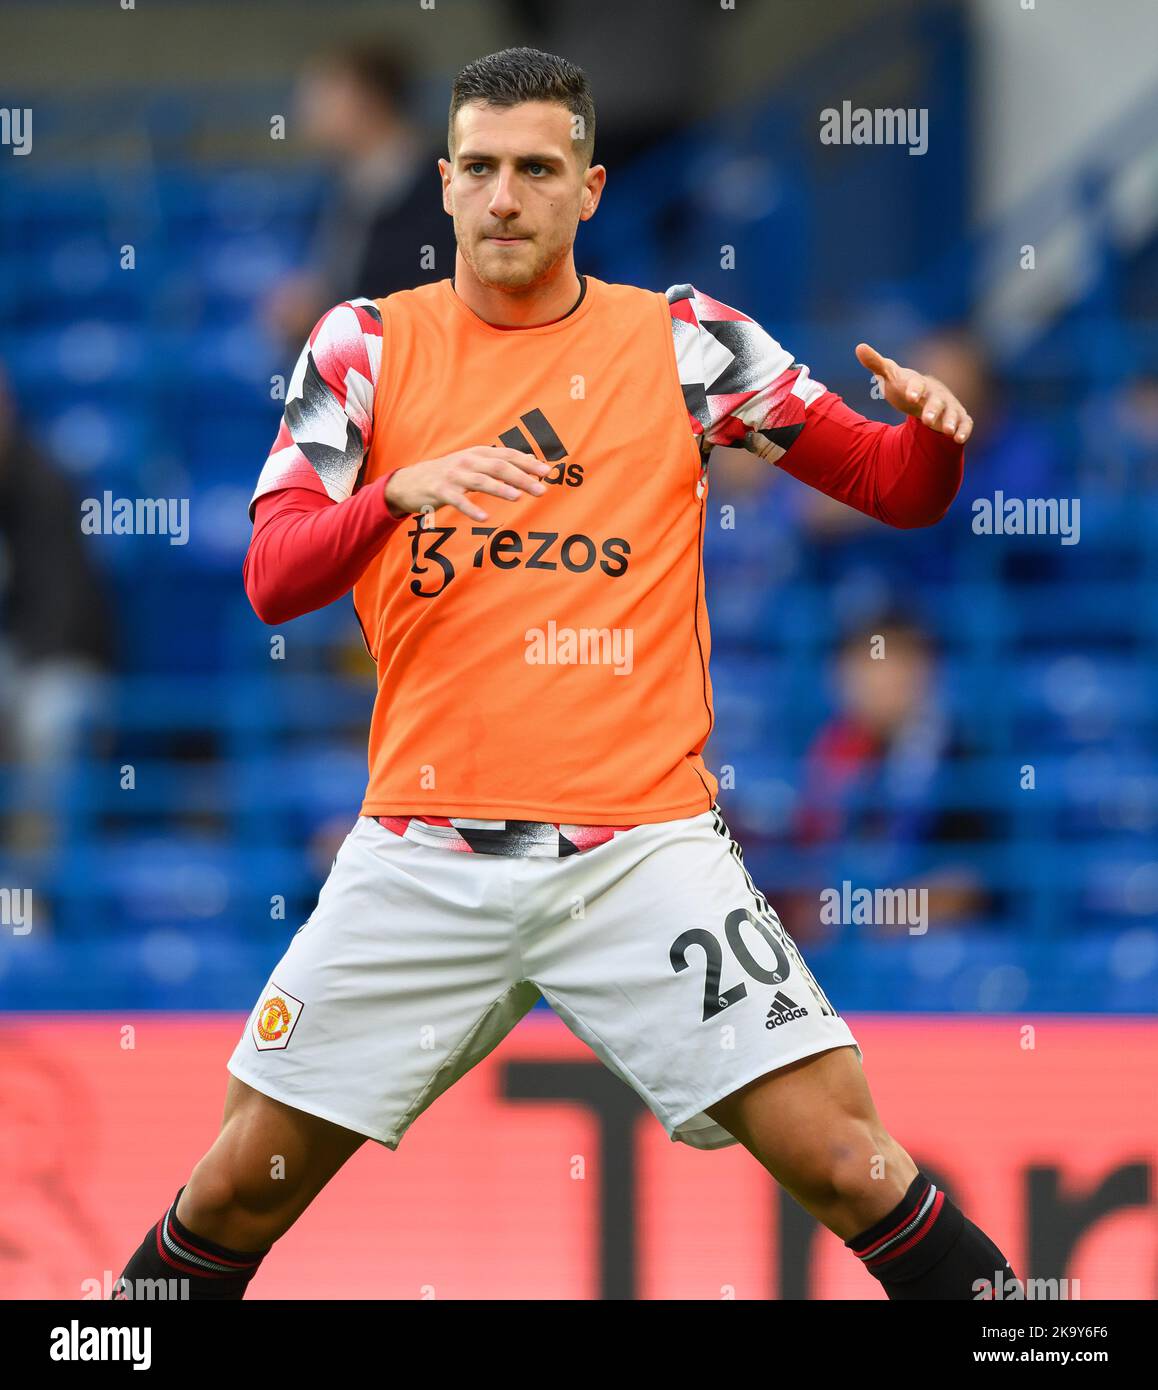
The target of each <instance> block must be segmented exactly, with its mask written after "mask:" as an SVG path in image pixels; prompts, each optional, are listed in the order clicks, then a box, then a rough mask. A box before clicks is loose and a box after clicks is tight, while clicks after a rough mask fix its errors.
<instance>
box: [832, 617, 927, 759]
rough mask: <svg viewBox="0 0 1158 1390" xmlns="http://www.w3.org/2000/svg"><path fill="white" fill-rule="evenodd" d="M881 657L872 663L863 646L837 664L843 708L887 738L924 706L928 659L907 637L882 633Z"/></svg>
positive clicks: (848, 652)
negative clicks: (883, 653) (883, 640)
mask: <svg viewBox="0 0 1158 1390" xmlns="http://www.w3.org/2000/svg"><path fill="white" fill-rule="evenodd" d="M884 638H885V656H884V658H883V659H882V660H873V659H872V658H871V657H870V656H869V654H868V650H867V644H858V646H857V647H856V648H855V649H854V650H849V651H846V652H845V653H844V655H843V657H842V659H841V663H840V681H841V688H842V691H843V694H844V701H845V705H846V707H847V708H848V710H849V711H850V712H851V713H852V714H854V715H855V716H856V718H857V719H858V720H859V721H860V722H861V723H862V724H865V725H866V726H867V727H868V728H870V729H872V730H873V731H874V732H875V733H878V734H881V735H885V736H887V735H888V734H890V733H891V732H892V731H893V730H895V729H898V728H900V727H901V726H902V725H903V724H904V723H905V722H906V721H907V720H908V719H910V718H911V717H912V716H913V714H914V713H916V711H918V710H919V709H920V708H921V706H922V705H923V704H924V702H925V699H926V696H927V693H928V685H929V657H928V654H927V652H926V651H925V649H924V647H923V646H922V645H920V644H919V643H918V642H916V641H915V640H914V639H913V638H912V637H910V636H908V634H902V633H899V632H893V631H889V630H888V629H886V630H885V632H884Z"/></svg>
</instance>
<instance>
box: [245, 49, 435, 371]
mask: <svg viewBox="0 0 1158 1390" xmlns="http://www.w3.org/2000/svg"><path fill="white" fill-rule="evenodd" d="M410 67H411V63H410V60H409V57H408V55H407V54H406V52H405V51H404V50H402V49H400V48H399V47H398V46H397V45H396V44H383V43H376V44H375V43H370V44H367V43H359V44H350V45H346V46H343V47H340V48H337V49H335V50H333V51H332V52H329V53H325V54H323V55H322V57H321V58H319V59H318V60H317V61H316V62H314V63H311V65H310V66H309V67H308V68H307V69H306V72H305V75H304V76H303V78H302V82H301V85H300V89H299V102H298V106H299V125H300V128H301V133H302V137H303V140H304V141H305V143H306V144H308V145H310V146H312V147H313V148H315V149H317V150H318V151H320V152H321V153H322V154H323V155H325V156H327V157H329V158H330V159H331V160H332V161H333V164H334V172H335V184H334V187H333V188H332V189H331V191H330V192H329V194H328V195H327V198H326V200H325V202H324V203H323V205H322V208H321V213H320V216H319V220H318V226H317V231H316V234H315V237H314V245H313V248H312V252H311V258H310V259H311V264H310V265H309V267H308V268H307V269H306V270H303V271H301V272H298V273H296V274H294V275H291V276H290V277H289V278H288V279H286V280H284V281H283V282H282V283H281V284H280V285H278V286H277V288H276V289H275V291H274V293H273V294H272V295H270V296H269V299H268V301H267V303H266V307H265V317H266V320H267V322H268V323H269V325H270V327H271V328H272V329H273V331H274V332H275V333H276V334H277V335H278V336H279V337H280V338H282V339H284V340H285V341H287V342H289V343H292V344H293V346H294V347H295V348H296V346H297V344H298V343H300V342H301V340H302V338H303V336H304V335H305V334H307V333H308V332H309V330H310V327H311V325H312V324H313V323H314V322H315V321H316V320H317V317H318V315H319V314H320V313H321V312H322V310H323V309H326V308H328V307H329V306H330V305H331V304H334V303H335V302H336V301H338V300H341V299H351V298H354V297H355V296H357V295H362V294H370V293H376V294H382V295H385V294H390V293H391V292H392V291H393V290H400V289H409V288H411V286H413V285H417V284H419V283H420V282H422V281H425V280H440V279H442V278H443V277H444V276H445V275H446V274H447V272H448V270H449V268H450V267H451V265H452V263H453V260H454V237H453V235H452V230H451V227H450V226H449V225H448V223H447V220H446V217H445V215H444V214H443V212H442V211H441V209H440V208H439V207H438V204H437V203H436V202H435V200H434V199H433V198H432V197H431V196H430V190H429V188H428V186H427V180H428V178H429V173H428V170H429V166H430V161H431V160H432V159H433V157H434V155H435V153H436V151H435V149H434V146H433V143H432V142H429V141H428V140H427V137H426V134H425V132H424V131H423V130H422V129H421V128H420V126H419V124H418V122H417V121H416V120H415V119H414V117H413V116H412V114H411V113H412V110H413V100H412V96H411V92H410V84H409V79H408V73H409V70H410Z"/></svg>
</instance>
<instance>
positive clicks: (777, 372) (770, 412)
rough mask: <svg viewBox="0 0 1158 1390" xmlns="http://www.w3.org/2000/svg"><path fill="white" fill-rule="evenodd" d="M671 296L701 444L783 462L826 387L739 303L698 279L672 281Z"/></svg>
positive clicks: (679, 357) (687, 396)
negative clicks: (724, 299)
mask: <svg viewBox="0 0 1158 1390" xmlns="http://www.w3.org/2000/svg"><path fill="white" fill-rule="evenodd" d="M667 302H668V308H669V309H670V311H671V320H672V333H673V335H674V340H675V352H676V363H677V365H678V367H679V375H680V385H681V386H682V387H683V392H684V402H685V404H686V405H687V410H688V415H689V417H690V419H691V426H692V430H693V432H694V433H695V434H696V435H697V436H698V437H699V440H700V447H701V449H702V450H703V451H704V452H705V453H706V452H707V451H708V450H710V449H711V448H712V447H713V446H714V445H716V444H723V445H728V446H733V447H736V448H744V449H749V450H750V451H751V452H752V453H754V454H759V455H760V457H761V458H765V459H767V460H768V462H769V463H776V462H778V461H779V459H780V458H781V457H782V456H783V455H784V453H785V452H786V451H787V450H788V449H789V448H790V447H791V446H792V444H793V442H794V441H795V439H796V436H797V435H798V434H799V433H800V431H801V430H802V429H803V427H804V419H805V412H806V411H807V409H808V407H809V406H811V405H812V404H813V403H814V402H816V401H818V400H819V399H820V397H821V396H823V395H824V394H825V393H826V391H827V390H828V388H827V387H826V386H823V385H821V383H820V382H819V381H813V379H812V377H811V376H810V374H809V371H808V368H807V367H805V366H803V365H802V364H801V363H799V362H796V361H794V360H793V357H792V354H791V353H790V352H788V351H786V349H784V348H782V347H781V346H780V344H779V343H778V342H777V341H776V339H775V338H773V337H772V336H771V335H770V334H768V333H766V332H765V331H764V329H763V328H761V327H760V325H759V324H758V323H757V322H756V321H755V319H750V318H749V317H748V315H747V314H742V313H741V312H740V310H739V309H732V308H730V307H729V306H728V305H727V304H721V303H720V302H719V300H716V299H711V298H710V297H709V296H708V295H706V294H702V293H701V292H700V291H699V290H697V289H696V287H695V286H694V285H673V286H672V287H671V289H669V290H668V291H667Z"/></svg>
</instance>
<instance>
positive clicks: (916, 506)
mask: <svg viewBox="0 0 1158 1390" xmlns="http://www.w3.org/2000/svg"><path fill="white" fill-rule="evenodd" d="M667 299H668V305H669V309H670V311H671V316H672V332H673V335H674V342H675V352H676V361H677V364H678V368H679V376H680V382H681V385H682V387H683V392H684V400H685V404H686V406H687V410H688V415H689V418H690V421H691V427H692V430H693V432H694V433H695V434H696V435H697V436H698V437H699V440H700V447H701V449H702V450H703V451H704V452H705V454H706V453H707V452H708V451H709V450H710V449H711V448H712V446H714V445H716V444H722V445H731V446H738V447H742V448H745V449H748V450H749V451H750V452H752V453H755V454H758V455H759V456H760V457H761V458H764V459H767V460H768V462H769V463H774V464H776V465H777V466H778V467H780V468H783V469H784V471H785V472H787V473H791V474H792V475H793V476H794V477H796V478H799V479H800V480H801V482H805V483H808V484H809V486H810V487H814V488H816V489H817V490H818V491H820V492H823V493H825V494H826V495H828V496H829V497H833V498H835V499H836V500H837V501H840V502H844V503H846V504H847V505H848V506H850V507H854V508H856V510H857V511H860V512H863V513H865V514H866V515H868V516H872V517H876V518H877V519H878V520H880V521H884V522H886V523H887V524H888V525H891V526H899V527H914V526H930V525H932V524H933V523H934V522H936V521H939V520H940V519H941V517H942V516H944V514H945V512H946V510H947V509H948V507H949V504H950V503H951V502H952V500H953V498H954V497H955V496H956V495H957V491H958V489H959V488H960V486H961V477H962V470H963V460H964V453H963V445H964V443H965V440H967V439H968V437H969V433H970V431H971V429H972V421H971V420H970V419H969V417H968V415H967V414H966V412H965V411H964V409H963V408H962V406H961V405H960V403H959V402H958V401H957V400H956V399H955V398H954V397H953V396H952V394H951V393H950V392H949V391H948V390H947V389H946V388H945V387H944V386H943V385H942V383H940V382H938V381H936V380H935V379H934V378H932V377H924V376H921V375H920V374H919V373H916V372H912V371H909V370H908V369H906V368H902V367H899V366H898V365H897V363H896V362H893V361H892V359H891V358H884V357H881V356H880V354H879V353H877V352H875V350H874V349H873V348H871V347H869V346H868V344H866V343H862V344H861V345H860V346H859V347H858V349H857V357H858V359H859V360H860V362H861V364H862V365H863V366H865V367H868V368H869V370H870V371H874V372H876V373H877V375H878V376H879V377H880V379H881V382H882V386H883V389H884V394H885V399H886V400H888V401H889V403H890V404H891V405H893V406H894V407H895V408H897V409H899V410H902V411H903V412H904V413H905V414H906V415H908V417H909V418H908V419H906V420H904V421H903V422H902V423H901V424H899V425H884V424H881V423H880V422H878V421H875V420H869V419H867V418H866V417H865V416H863V415H859V414H858V413H857V412H856V411H854V410H850V409H849V407H848V406H847V405H845V403H844V402H843V401H842V400H841V398H840V397H839V396H838V395H837V394H836V393H835V392H833V391H829V390H828V389H827V387H825V386H824V385H822V384H821V383H820V382H818V381H814V380H813V379H812V377H811V375H810V373H809V370H808V368H807V367H806V366H803V365H802V364H801V363H799V362H796V361H794V360H793V357H792V355H791V353H789V352H787V351H786V350H785V349H784V348H783V347H781V345H780V344H779V343H778V342H777V341H776V340H775V339H774V338H772V337H771V336H770V335H769V334H768V333H767V332H765V330H764V329H763V328H762V327H761V326H760V325H759V324H758V323H757V322H756V321H755V320H754V319H751V318H749V317H748V315H746V314H744V313H741V312H740V310H738V309H733V308H731V307H730V306H729V305H726V304H721V303H720V302H719V301H718V300H714V299H712V298H710V297H709V296H708V295H704V294H701V293H700V292H699V291H698V290H696V289H695V287H694V286H692V285H677V286H673V288H671V289H669V290H668V292H667Z"/></svg>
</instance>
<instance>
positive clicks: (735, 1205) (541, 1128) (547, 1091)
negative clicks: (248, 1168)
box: [0, 1011, 1158, 1299]
mask: <svg viewBox="0 0 1158 1390" xmlns="http://www.w3.org/2000/svg"><path fill="white" fill-rule="evenodd" d="M850 1022H851V1025H852V1027H853V1030H854V1032H855V1033H856V1035H857V1038H858V1040H859V1042H860V1044H861V1046H862V1048H863V1049H864V1054H865V1069H866V1072H867V1075H868V1079H869V1083H870V1085H871V1087H872V1090H873V1095H874V1098H875V1100H876V1103H877V1108H878V1110H879V1111H880V1113H881V1116H882V1117H883V1119H884V1121H885V1123H886V1125H887V1126H888V1128H889V1129H890V1131H891V1132H892V1133H893V1134H894V1135H895V1136H896V1137H897V1138H898V1139H899V1140H900V1142H901V1143H902V1144H904V1146H905V1147H906V1148H907V1149H908V1150H909V1151H910V1152H911V1153H912V1154H913V1156H914V1158H915V1159H916V1160H917V1162H918V1163H919V1164H920V1165H921V1166H922V1167H923V1168H924V1169H925V1170H926V1171H927V1172H928V1173H929V1174H930V1176H935V1177H936V1178H937V1179H938V1180H940V1181H942V1182H944V1183H945V1184H947V1185H948V1187H949V1190H950V1191H951V1192H952V1194H953V1195H954V1197H955V1198H956V1200H957V1201H958V1203H959V1204H960V1205H961V1206H962V1207H963V1208H964V1209H965V1211H966V1212H967V1213H968V1214H969V1215H970V1216H972V1217H973V1219H974V1220H976V1221H977V1222H978V1224H979V1225H981V1226H982V1227H983V1228H984V1229H985V1230H986V1231H988V1232H989V1233H990V1234H991V1235H992V1236H993V1237H994V1239H995V1240H996V1241H997V1242H998V1244H999V1245H1001V1246H1002V1248H1003V1249H1004V1250H1005V1253H1006V1254H1007V1255H1008V1256H1009V1257H1010V1259H1011V1260H1012V1262H1013V1265H1014V1268H1015V1269H1016V1270H1017V1271H1018V1273H1019V1274H1027V1275H1030V1276H1037V1277H1043V1278H1045V1277H1066V1278H1068V1279H1069V1280H1070V1281H1071V1294H1072V1292H1074V1291H1075V1290H1074V1289H1073V1281H1074V1280H1077V1281H1078V1287H1077V1289H1076V1292H1077V1295H1078V1296H1079V1297H1082V1298H1087V1299H1089V1298H1115V1299H1116V1298H1145V1299H1152V1298H1154V1297H1155V1296H1156V1295H1158V1220H1156V1216H1158V1191H1156V1189H1158V1154H1156V1147H1158V1100H1156V1094H1158V1089H1156V1086H1155V1078H1156V1075H1158V1065H1156V1063H1158V1026H1156V1025H1155V1023H1154V1022H1152V1021H1149V1020H1139V1019H1131V1020H1118V1019H1115V1020H1101V1019H1077V1018H1064V1017H1049V1018H1038V1019H1034V1020H1026V1019H1024V1018H1018V1019H1012V1018H1008V1019H1006V1018H997V1019H985V1020H972V1019H961V1018H913V1017H906V1018H900V1019H898V1018H891V1017H885V1016H855V1017H852V1018H851V1019H850ZM242 1024H243V1020H242V1019H241V1018H238V1017H234V1016H228V1017H225V1016H221V1015H205V1014H188V1015H181V1016H173V1015H150V1014H144V1015H137V1016H135V1017H128V1018H126V1017H125V1016H123V1015H111V1014H87V1015H76V1016H69V1017H62V1016H45V1015H35V1016H33V1015H27V1016H18V1017H11V1016H10V1017H8V1018H6V1019H5V1020H3V1021H2V1022H0V1156H2V1159H3V1182H2V1183H0V1297H2V1298H5V1299H20V1298H37V1297H48V1298H82V1297H85V1296H90V1297H92V1296H98V1295H99V1291H100V1289H101V1287H102V1285H103V1284H107V1283H108V1282H111V1280H112V1279H113V1278H114V1277H115V1276H116V1275H117V1274H118V1273H119V1272H120V1269H121V1267H122V1265H123V1264H124V1261H125V1259H126V1258H127V1257H128V1255H129V1254H130V1253H131V1252H132V1250H133V1249H135V1247H136V1246H137V1244H138V1243H139V1242H140V1240H141V1238H142V1236H143V1235H144V1233H145V1230H146V1229H147V1228H148V1226H149V1225H150V1224H151V1223H152V1222H154V1221H155V1220H156V1219H157V1217H158V1215H159V1214H160V1213H161V1211H162V1210H163V1209H164V1208H165V1206H166V1205H167V1204H168V1203H169V1202H170V1201H171V1200H172V1197H173V1194H174V1192H175V1191H176V1189H177V1188H178V1187H179V1186H180V1185H181V1184H182V1183H183V1182H184V1181H185V1179H186V1177H187V1176H188V1173H189V1170H190V1169H191V1167H192V1166H193V1164H194V1163H195V1162H196V1161H197V1159H198V1158H199V1157H200V1156H201V1154H202V1153H203V1152H204V1151H205V1149H206V1148H208V1146H209V1144H210V1143H211V1141H212V1139H213V1137H214V1135H215V1134H216V1132H217V1128H218V1125H219V1123H220V1116H221V1105H222V1098H223V1095H224V1089H225V1083H226V1079H227V1073H226V1070H225V1062H226V1059H227V1058H228V1056H229V1054H230V1052H231V1051H232V1049H233V1045H234V1042H235V1040H236V1038H237V1035H238V1033H239V1031H240V1029H241V1027H242ZM1027 1028H1031V1029H1032V1032H1031V1033H1027V1032H1026V1029H1027ZM1029 1044H1032V1045H1029ZM575 1068H589V1069H592V1070H591V1073H590V1076H591V1077H594V1076H595V1075H596V1074H597V1073H598V1074H599V1075H600V1076H601V1077H604V1078H605V1079H606V1080H605V1089H604V1090H603V1091H602V1092H601V1091H600V1087H601V1086H604V1082H603V1081H602V1080H600V1081H591V1082H590V1084H589V1085H588V1087H587V1088H586V1089H585V1093H586V1094H587V1095H588V1096H589V1097H591V1098H590V1099H588V1100H587V1101H583V1102H580V1101H577V1100H574V1099H567V1098H565V1097H567V1096H568V1095H570V1094H574V1093H575V1091H576V1087H575V1084H574V1083H575V1073H574V1069H575ZM623 1091H624V1087H623V1086H622V1083H621V1082H619V1081H618V1080H617V1079H616V1078H615V1077H613V1076H612V1075H611V1074H610V1073H608V1072H605V1071H604V1070H603V1069H602V1068H601V1067H600V1064H599V1063H598V1062H597V1061H595V1059H594V1058H593V1057H592V1056H591V1054H590V1053H589V1052H588V1051H587V1049H586V1048H585V1047H584V1046H583V1045H582V1044H581V1043H580V1042H578V1041H577V1040H576V1039H575V1038H573V1037H572V1036H571V1034H570V1033H568V1032H567V1030H566V1029H565V1027H564V1026H563V1025H562V1024H561V1023H559V1022H558V1021H557V1020H556V1019H554V1018H553V1017H552V1016H550V1015H546V1014H541V1013H540V1012H539V1011H536V1012H535V1013H534V1014H532V1015H531V1016H529V1017H528V1018H527V1019H525V1020H524V1021H523V1022H522V1023H521V1024H520V1025H519V1026H518V1028H517V1029H516V1030H515V1032H514V1033H513V1034H512V1035H511V1036H510V1037H509V1038H508V1039H507V1040H506V1042H504V1043H503V1045H502V1046H501V1047H500V1048H499V1049H498V1050H497V1051H496V1052H495V1053H494V1054H492V1056H491V1057H489V1058H488V1059H487V1060H486V1061H485V1062H484V1063H483V1064H482V1065H481V1066H479V1067H478V1068H476V1069H475V1071H473V1072H472V1073H471V1074H470V1075H469V1076H467V1077H466V1078H465V1079H464V1080H463V1081H461V1082H460V1083H459V1084H458V1085H457V1086H455V1087H454V1088H453V1089H452V1090H451V1091H450V1092H449V1093H448V1094H447V1095H445V1096H443V1097H442V1098H441V1099H439V1100H438V1101H436V1102H435V1104H434V1106H433V1107H432V1108H431V1109H430V1110H429V1111H427V1112H426V1113H425V1114H424V1115H422V1116H420V1117H419V1119H418V1120H417V1121H416V1122H415V1124H414V1126H413V1128H412V1129H411V1130H410V1131H409V1132H408V1134H407V1135H406V1136H405V1138H404V1139H403V1141H402V1144H401V1146H400V1147H399V1149H398V1150H397V1151H396V1152H394V1153H391V1152H389V1151H388V1150H386V1149H383V1148H381V1147H380V1146H378V1145H377V1144H373V1143H367V1144H366V1145H365V1146H364V1147H363V1148H362V1150H361V1151H360V1152H359V1153H358V1154H356V1155H355V1156H354V1158H353V1159H352V1160H351V1162H350V1163H349V1164H348V1165H347V1167H346V1168H345V1169H344V1170H343V1171H342V1172H341V1173H340V1174H339V1175H338V1177H337V1178H336V1179H335V1181H334V1182H333V1183H332V1184H331V1186H330V1188H329V1189H328V1190H327V1191H326V1192H324V1193H323V1194H322V1196H321V1197H320V1198H319V1199H318V1201H317V1202H316V1203H315V1205H314V1206H313V1207H312V1208H311V1209H310V1210H309V1211H308V1212H307V1213H306V1215H305V1216H304V1217H303V1218H302V1220H301V1221H300V1222H299V1223H298V1225H297V1226H296V1227H295V1228H294V1229H293V1230H292V1231H291V1232H290V1233H289V1234H288V1235H287V1236H286V1237H285V1238H284V1239H283V1240H282V1241H281V1242H279V1244H278V1245H277V1246H276V1247H275V1249H274V1252H273V1253H272V1254H271V1255H270V1257H269V1258H268V1259H267V1260H266V1262H265V1265H264V1266H263V1268H262V1269H261V1271H260V1272H259V1274H258V1276H257V1278H256V1279H255V1280H254V1282H253V1284H252V1286H251V1289H250V1295H249V1296H250V1297H251V1298H292V1297H298V1298H391V1299H417V1298H491V1299H544V1298H554V1299H591V1298H608V1297H610V1298H638V1299H668V1298H692V1299H721V1298H733V1297H734V1298H752V1299H772V1298H799V1297H809V1298H824V1299H840V1298H879V1297H881V1296H882V1295H881V1291H880V1288H879V1286H878V1285H877V1284H876V1282H875V1281H874V1280H873V1279H872V1278H871V1277H870V1276H868V1275H867V1274H866V1273H865V1272H864V1271H863V1270H862V1269H861V1268H860V1266H859V1265H858V1264H857V1262H856V1261H855V1260H853V1259H852V1258H851V1257H850V1256H849V1254H848V1252H847V1251H846V1250H845V1249H844V1247H843V1245H842V1244H841V1242H840V1241H839V1240H838V1239H837V1238H836V1237H835V1236H833V1235H831V1234H830V1233H829V1232H828V1231H826V1230H823V1229H822V1228H819V1227H817V1226H816V1225H815V1223H814V1222H812V1221H811V1220H810V1219H809V1218H807V1217H806V1216H805V1215H804V1214H803V1213H802V1212H801V1211H800V1208H798V1207H797V1206H796V1205H795V1203H793V1202H792V1201H791V1199H789V1198H788V1197H787V1196H786V1195H784V1194H783V1193H782V1192H781V1191H780V1189H779V1188H778V1187H777V1186H776V1184H775V1183H774V1182H773V1181H772V1179H771V1178H770V1177H769V1176H768V1175H767V1174H766V1173H765V1172H764V1170H763V1169H762V1168H760V1166H759V1165H758V1164H757V1163H756V1161H755V1160H754V1159H753V1158H752V1157H751V1156H750V1155H748V1154H747V1153H746V1152H745V1151H744V1150H743V1149H741V1148H740V1147H739V1146H736V1147H733V1148H729V1149H723V1150H717V1151H715V1152H708V1153H703V1152H696V1151H693V1150H690V1149H688V1148H687V1147H685V1146H684V1145H682V1144H673V1143H671V1142H670V1141H669V1140H668V1138H667V1136H666V1134H665V1133H664V1131H663V1129H662V1128H661V1127H660V1125H659V1124H658V1122H657V1121H656V1120H655V1119H654V1118H653V1117H652V1116H651V1115H650V1113H649V1112H648V1111H646V1110H645V1109H644V1108H643V1107H642V1105H639V1106H634V1105H632V1104H628V1105H624V1104H623V1099H624V1097H623Z"/></svg>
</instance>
